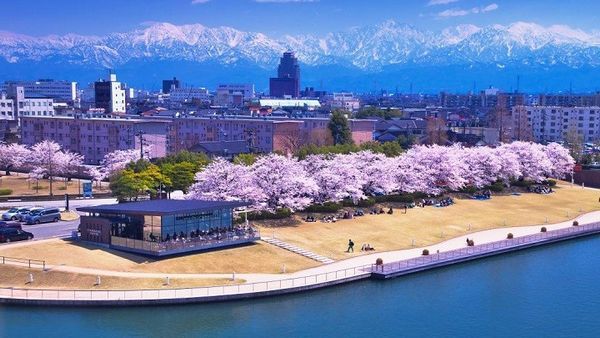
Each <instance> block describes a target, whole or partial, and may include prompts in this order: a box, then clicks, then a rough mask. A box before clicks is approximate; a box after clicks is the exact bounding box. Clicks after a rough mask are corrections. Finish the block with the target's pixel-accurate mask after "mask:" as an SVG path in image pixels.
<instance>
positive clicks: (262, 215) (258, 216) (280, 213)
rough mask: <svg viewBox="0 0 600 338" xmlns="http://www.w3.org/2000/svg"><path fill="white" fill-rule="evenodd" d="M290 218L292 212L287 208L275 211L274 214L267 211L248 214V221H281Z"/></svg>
mask: <svg viewBox="0 0 600 338" xmlns="http://www.w3.org/2000/svg"><path fill="white" fill-rule="evenodd" d="M290 216H292V211H291V210H290V209H287V208H282V209H277V210H276V211H275V212H274V213H273V212H268V211H260V212H255V211H254V212H249V213H248V220H250V221H258V220H263V219H283V218H288V217H290Z"/></svg>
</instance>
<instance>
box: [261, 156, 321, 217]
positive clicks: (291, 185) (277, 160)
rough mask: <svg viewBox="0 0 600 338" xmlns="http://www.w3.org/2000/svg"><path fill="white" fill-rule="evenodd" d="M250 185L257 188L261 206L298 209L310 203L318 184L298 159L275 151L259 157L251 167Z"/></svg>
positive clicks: (317, 189) (269, 208)
mask: <svg viewBox="0 0 600 338" xmlns="http://www.w3.org/2000/svg"><path fill="white" fill-rule="evenodd" d="M251 172H252V179H253V181H254V184H253V185H254V186H255V187H256V188H257V189H258V190H259V191H261V196H260V197H261V198H260V200H258V202H259V204H260V205H261V208H262V209H263V210H268V211H271V212H273V211H275V210H277V209H279V208H289V209H290V210H292V211H294V210H301V209H304V208H306V207H307V206H309V205H310V204H311V203H312V198H311V197H312V196H314V195H315V194H316V193H317V192H318V191H319V187H318V186H317V184H316V183H315V181H314V180H313V178H312V177H310V176H309V175H308V174H307V172H306V171H305V170H304V168H303V166H302V165H301V164H300V162H298V160H296V159H294V158H292V157H285V156H281V155H277V154H270V155H267V156H263V157H261V158H259V159H258V160H257V161H256V163H254V164H253V165H252V168H251Z"/></svg>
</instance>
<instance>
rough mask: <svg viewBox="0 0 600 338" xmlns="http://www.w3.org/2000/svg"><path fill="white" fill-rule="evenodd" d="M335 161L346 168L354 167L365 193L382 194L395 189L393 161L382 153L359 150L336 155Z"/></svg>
mask: <svg viewBox="0 0 600 338" xmlns="http://www.w3.org/2000/svg"><path fill="white" fill-rule="evenodd" d="M336 159H337V161H339V162H341V163H343V164H344V165H345V166H346V167H348V168H355V169H356V171H357V172H358V174H359V175H360V176H359V177H358V178H357V180H358V181H359V182H361V184H362V190H363V192H364V194H365V195H384V194H389V193H391V192H392V191H394V190H396V185H395V182H394V181H393V179H392V176H393V172H392V171H393V170H394V169H395V168H394V167H393V161H392V160H391V158H388V157H386V156H385V155H384V154H376V153H373V152H371V151H360V152H357V153H350V154H345V155H338V157H337V158H336Z"/></svg>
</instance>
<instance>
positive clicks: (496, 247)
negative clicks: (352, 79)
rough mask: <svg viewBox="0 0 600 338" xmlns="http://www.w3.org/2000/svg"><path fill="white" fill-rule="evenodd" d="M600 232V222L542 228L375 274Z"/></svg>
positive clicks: (379, 268)
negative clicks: (534, 232) (561, 227)
mask: <svg viewBox="0 0 600 338" xmlns="http://www.w3.org/2000/svg"><path fill="white" fill-rule="evenodd" d="M507 230H510V229H507ZM599 230H600V222H597V223H590V224H585V225H580V226H573V227H569V228H563V229H558V230H552V231H547V232H541V227H540V232H539V233H536V234H532V235H526V236H521V237H515V238H512V239H504V240H500V241H496V242H490V243H485V244H480V245H475V246H467V247H465V248H460V249H455V250H450V251H444V252H436V253H431V252H430V253H429V255H425V256H419V257H415V258H410V259H406V260H402V261H397V262H391V263H387V264H383V265H379V266H374V267H373V272H376V273H384V274H393V273H401V272H404V271H409V270H414V269H416V268H421V267H425V266H428V265H438V264H439V263H444V262H452V261H456V260H461V259H464V258H469V257H475V256H481V255H486V254H491V253H494V252H500V251H504V250H507V249H510V248H517V247H521V246H530V245H532V244H536V243H544V242H548V241H552V240H554V239H559V238H568V237H571V236H573V235H577V234H586V233H593V232H597V231H599ZM507 235H508V232H507Z"/></svg>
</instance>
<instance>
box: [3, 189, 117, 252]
mask: <svg viewBox="0 0 600 338" xmlns="http://www.w3.org/2000/svg"><path fill="white" fill-rule="evenodd" d="M115 202H116V201H115V200H114V199H73V200H71V203H70V210H71V211H75V209H76V208H77V207H81V206H90V205H98V204H109V203H115ZM12 207H30V208H32V207H47V208H50V207H55V208H59V209H60V210H61V211H63V210H64V207H65V202H64V201H62V200H55V201H29V202H25V201H13V202H3V203H0V217H1V215H2V214H4V213H5V212H6V211H7V210H9V209H11V208H12ZM71 216H74V214H71ZM78 226H79V220H78V219H75V220H73V219H70V220H60V221H58V222H49V223H40V224H31V225H27V224H25V223H21V227H22V229H23V230H24V231H27V232H30V233H32V234H33V235H34V240H40V239H48V238H56V237H68V236H71V233H72V231H75V230H77V227H78ZM0 245H6V244H4V243H0Z"/></svg>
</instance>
